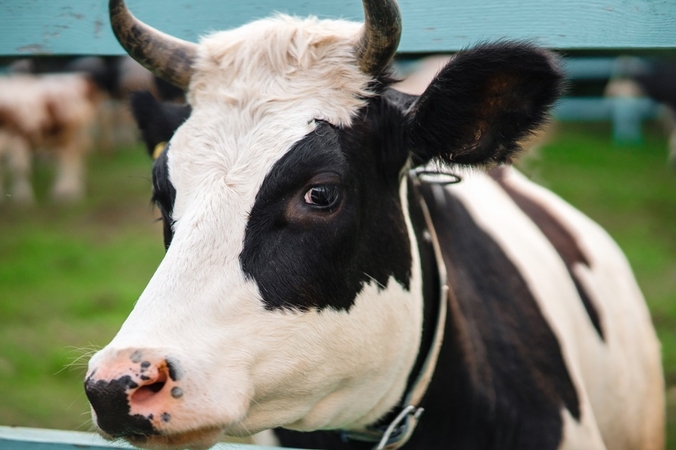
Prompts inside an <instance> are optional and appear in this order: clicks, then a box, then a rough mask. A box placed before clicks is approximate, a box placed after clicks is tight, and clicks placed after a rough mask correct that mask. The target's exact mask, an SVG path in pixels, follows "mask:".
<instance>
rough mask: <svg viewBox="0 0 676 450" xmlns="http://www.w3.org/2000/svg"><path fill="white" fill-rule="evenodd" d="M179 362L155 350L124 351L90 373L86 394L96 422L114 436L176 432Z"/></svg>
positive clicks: (179, 397) (136, 436) (179, 386)
mask: <svg viewBox="0 0 676 450" xmlns="http://www.w3.org/2000/svg"><path fill="white" fill-rule="evenodd" d="M180 379H181V369H180V366H179V363H178V361H177V360H175V359H172V358H171V357H168V356H165V355H161V354H160V352H157V351H155V350H153V351H151V350H140V349H133V350H121V351H117V352H115V354H114V355H113V356H112V357H110V356H108V357H107V358H106V360H105V363H104V364H103V363H102V364H99V365H97V366H94V367H92V368H91V369H90V372H89V373H88V374H87V377H86V379H85V392H86V393H87V398H88V399H89V402H90V403H91V405H92V409H93V411H94V416H95V421H96V424H97V425H98V427H99V428H100V429H101V431H102V432H103V433H104V434H106V435H108V437H111V438H126V439H134V440H139V439H141V440H143V439H144V438H148V437H150V436H155V435H160V434H164V430H166V429H167V428H171V427H170V424H171V420H172V413H173V411H174V410H177V409H178V410H180V408H181V405H180V403H181V400H182V398H183V389H182V388H181V385H180Z"/></svg>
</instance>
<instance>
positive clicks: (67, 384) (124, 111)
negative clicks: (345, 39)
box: [0, 55, 676, 449]
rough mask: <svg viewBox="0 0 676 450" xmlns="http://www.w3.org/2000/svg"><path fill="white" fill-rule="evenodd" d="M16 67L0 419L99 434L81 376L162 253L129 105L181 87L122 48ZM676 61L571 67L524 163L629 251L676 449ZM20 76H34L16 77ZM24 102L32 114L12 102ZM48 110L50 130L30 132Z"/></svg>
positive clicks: (5, 119) (2, 145)
mask: <svg viewBox="0 0 676 450" xmlns="http://www.w3.org/2000/svg"><path fill="white" fill-rule="evenodd" d="M442 60H443V58H441V59H440V58H427V59H422V60H418V59H416V60H404V59H402V60H400V61H399V62H398V67H399V70H400V72H401V73H402V74H403V75H405V76H409V77H410V78H409V80H408V81H407V83H409V84H404V85H403V86H402V89H408V90H411V91H415V90H418V89H420V87H421V84H420V83H423V84H424V83H425V80H426V79H427V78H426V77H429V73H430V70H431V71H432V73H433V72H434V71H435V70H436V67H438V65H439V64H440V63H441V61H442ZM4 63H5V64H3V65H2V68H1V71H2V76H1V77H0V180H1V182H0V189H1V191H2V195H1V197H0V399H2V400H0V424H2V425H17V426H26V427H41V428H57V429H68V430H81V431H87V430H90V429H91V421H90V417H89V408H88V406H87V400H86V398H85V396H84V393H83V389H82V380H83V377H84V373H85V367H86V363H87V360H88V356H89V355H90V354H91V353H92V352H93V351H95V350H96V349H98V348H100V347H102V346H103V345H105V344H107V343H108V342H109V341H110V339H112V337H113V336H114V334H115V333H116V331H117V330H118V328H119V327H120V325H121V324H122V322H123V321H124V319H125V318H126V316H127V314H128V313H129V311H130V310H131V308H132V307H133V304H134V302H135V300H136V299H137V297H138V296H139V294H140V293H141V291H142V290H143V289H144V287H145V285H146V283H147V281H148V280H149V279H150V277H151V276H152V274H153V272H154V269H155V268H156V267H157V265H158V263H159V262H160V260H161V259H162V256H163V253H164V249H163V244H162V231H161V224H160V223H159V222H158V218H159V212H158V211H156V210H155V209H154V208H153V207H152V206H151V204H150V194H151V178H150V168H151V159H150V157H149V156H148V154H147V151H146V149H145V148H144V147H143V146H142V144H141V142H140V140H139V137H138V132H137V131H136V128H135V125H134V123H133V120H132V118H131V115H130V113H129V110H128V98H129V93H130V92H131V91H134V90H138V89H145V90H150V91H152V92H153V93H154V94H155V95H156V96H157V97H158V98H163V99H169V100H172V101H177V102H180V101H181V96H180V93H176V92H174V91H171V90H166V86H163V85H162V84H161V83H159V84H158V82H157V80H155V79H154V78H153V77H152V76H151V75H150V74H149V73H148V72H145V70H144V69H141V68H140V66H138V65H137V64H136V63H133V62H132V61H131V60H129V59H128V58H124V57H106V58H96V57H91V58H76V59H74V58H38V59H21V60H11V61H4ZM674 67H675V64H674V62H673V61H671V60H669V59H668V58H655V57H650V58H637V57H618V56H612V57H605V56H603V55H595V56H593V57H576V58H573V59H568V60H566V68H567V71H568V74H569V77H570V86H569V90H568V95H567V97H566V98H565V99H563V100H562V101H561V102H560V103H559V105H558V106H557V108H556V110H555V112H554V115H553V120H552V121H551V123H550V124H549V126H547V127H546V128H545V129H543V130H542V131H541V132H540V133H538V134H536V135H535V136H534V137H533V139H532V140H531V141H529V142H527V143H526V144H525V146H526V147H528V150H527V151H526V152H525V153H524V156H523V158H522V159H521V160H520V161H519V163H518V164H519V167H520V168H521V169H522V170H523V171H524V172H525V173H526V174H527V175H528V176H529V177H531V178H532V179H534V180H535V181H537V182H539V183H541V184H543V185H544V186H546V187H548V188H550V189H551V190H553V191H554V192H556V193H558V194H559V195H560V196H562V197H563V198H564V199H566V200H567V201H569V202H570V203H572V204H573V205H574V206H576V207H577V208H579V209H580V210H582V211H583V212H584V213H586V214H587V215H589V216H590V217H592V218H593V219H594V220H596V221H597V222H598V223H600V224H601V225H602V226H603V227H604V228H606V229H607V230H608V231H609V232H610V234H611V235H612V236H613V237H614V238H615V239H616V240H617V242H618V243H619V245H620V246H621V247H622V248H623V250H624V251H625V252H626V254H627V256H628V258H629V260H630V262H631V264H632V266H633V268H634V271H635V273H636V277H637V278H638V282H639V284H640V286H641V288H642V289H643V292H644V295H645V297H646V299H647V302H648V305H649V307H650V310H651V312H652V316H653V320H654V323H655V326H656V328H657V331H658V334H659V337H660V339H661V341H662V344H663V356H664V370H665V377H666V381H667V399H668V408H669V416H668V420H669V424H670V425H669V445H668V448H671V449H676V132H675V131H674V130H676V126H675V119H674V109H673V106H670V105H674V98H675V97H676V71H674V70H675V69H674ZM670 71H671V72H670ZM54 72H61V73H63V72H66V73H68V74H69V77H68V78H53V79H49V80H48V81H46V82H45V83H46V84H47V85H48V86H47V87H45V86H43V85H41V84H40V82H39V81H38V80H42V81H43V82H44V80H45V79H48V78H49V77H46V76H44V75H40V76H39V77H37V78H35V79H33V78H32V77H34V74H45V73H54ZM74 74H76V75H74ZM19 76H20V77H24V78H23V79H24V82H23V84H21V83H20V84H17V83H16V82H15V81H11V80H15V79H16V78H17V77H19ZM71 76H75V77H80V78H78V79H79V81H77V80H76V81H73V80H72V78H70V77H71ZM50 77H51V75H50ZM664 80H667V81H668V82H665V81H664ZM11 83H14V84H11ZM416 83H417V84H416ZM43 84H44V83H43ZM54 86H56V88H54ZM83 86H85V87H83ZM54 92H57V93H58V95H60V96H64V95H72V98H69V99H67V100H65V104H66V105H67V106H69V107H71V108H70V109H68V108H61V107H60V106H58V102H57V101H56V100H54V98H55V97H54V95H57V94H54ZM17 99H21V101H20V102H19V103H21V104H23V105H26V104H31V105H34V106H33V109H30V110H29V111H28V113H26V112H25V111H23V112H21V111H14V110H13V109H12V108H15V106H12V105H15V104H16V103H17ZM3 102H4V103H3ZM30 102H33V103H30ZM75 105H79V106H78V108H79V109H78V110H77V111H75V112H74V111H72V110H71V109H75ZM40 108H43V109H44V110H43V109H40ZM7 111H10V113H8V112H7ZM40 111H43V112H40ZM39 114H44V115H45V117H47V118H48V120H51V122H49V123H50V124H52V125H50V126H47V127H45V126H43V127H42V128H40V127H37V128H35V129H31V128H30V127H31V125H30V123H31V120H36V117H37V116H39ZM45 120H47V119H45ZM21 121H25V122H26V123H24V122H21ZM8 123H11V124H13V126H14V127H15V128H16V127H18V126H19V127H23V128H22V129H26V130H33V131H31V132H28V131H27V132H25V133H24V134H25V135H27V136H28V137H24V138H21V139H23V140H21V139H20V138H18V137H17V136H16V135H14V134H12V133H10V132H9V131H8V130H9V128H8V126H6V127H5V128H3V124H5V125H6V124H8ZM17 124H18V125H17ZM50 127H51V128H50ZM64 130H65V131H64ZM61 132H63V133H64V134H63V135H61V134H60V133H61ZM31 133H33V134H32V135H31Z"/></svg>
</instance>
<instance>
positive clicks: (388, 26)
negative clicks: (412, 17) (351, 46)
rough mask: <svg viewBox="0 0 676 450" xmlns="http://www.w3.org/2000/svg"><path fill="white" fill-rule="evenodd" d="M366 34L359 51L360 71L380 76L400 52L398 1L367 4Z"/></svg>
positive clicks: (367, 0)
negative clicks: (396, 53) (397, 52)
mask: <svg viewBox="0 0 676 450" xmlns="http://www.w3.org/2000/svg"><path fill="white" fill-rule="evenodd" d="M364 17H365V21H364V31H363V32H362V35H361V38H360V39H359V43H358V44H357V47H356V54H357V60H358V61H359V67H360V68H361V70H362V71H363V72H364V73H368V74H370V75H373V76H377V75H378V74H380V72H382V71H383V69H384V68H385V67H387V65H388V64H389V62H390V60H391V59H392V57H393V56H394V53H395V52H396V51H397V46H399V38H400V37H401V13H400V12H399V6H398V5H397V0H364Z"/></svg>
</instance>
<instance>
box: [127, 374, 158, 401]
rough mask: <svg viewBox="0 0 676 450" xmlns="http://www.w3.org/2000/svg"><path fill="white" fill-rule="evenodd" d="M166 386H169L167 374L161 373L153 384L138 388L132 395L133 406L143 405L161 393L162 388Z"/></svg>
mask: <svg viewBox="0 0 676 450" xmlns="http://www.w3.org/2000/svg"><path fill="white" fill-rule="evenodd" d="M165 384H167V374H166V373H165V372H164V371H161V372H160V373H159V374H158V376H157V379H155V380H154V381H153V382H152V383H149V384H146V385H143V386H140V387H138V388H137V389H136V390H135V391H134V392H133V393H132V394H131V397H130V399H129V400H130V401H131V403H132V404H139V403H143V402H145V401H147V400H149V399H150V398H152V397H153V396H154V395H155V394H157V393H158V392H160V391H161V390H162V388H164V385H165Z"/></svg>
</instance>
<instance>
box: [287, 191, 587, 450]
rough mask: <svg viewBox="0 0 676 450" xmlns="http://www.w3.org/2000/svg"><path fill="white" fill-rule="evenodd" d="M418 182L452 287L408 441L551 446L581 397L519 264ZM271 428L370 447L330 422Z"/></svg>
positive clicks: (512, 448)
mask: <svg viewBox="0 0 676 450" xmlns="http://www.w3.org/2000/svg"><path fill="white" fill-rule="evenodd" d="M424 192H425V197H426V199H427V203H428V206H429V207H430V212H431V213H432V218H433V221H434V222H435V224H436V229H437V233H439V240H440V243H441V246H442V251H443V252H444V260H445V263H446V265H447V269H448V271H449V284H450V286H451V287H452V288H453V292H452V293H451V295H450V296H449V311H448V316H447V319H446V335H445V338H444V342H443V344H442V347H441V353H440V355H439V362H438V364H437V368H436V371H435V374H434V377H433V379H432V382H431V384H430V386H429V388H428V391H427V393H426V395H425V398H424V399H423V402H422V405H421V406H423V407H424V408H425V413H424V414H423V415H422V417H421V420H420V423H419V424H418V427H417V428H416V431H415V432H414V434H413V436H412V437H411V440H410V441H409V442H408V444H407V445H406V446H405V447H404V448H410V449H425V450H447V449H462V450H489V449H491V450H517V449H518V450H554V449H557V448H558V446H559V444H560V442H561V439H562V433H563V423H562V419H561V412H562V409H563V408H566V409H568V410H569V411H570V413H571V415H572V416H573V417H574V418H575V419H577V420H579V419H580V406H579V400H578V397H577V392H576V390H575V387H574V385H573V383H572V381H571V379H570V376H569V374H568V371H567V368H566V366H565V362H564V361H563V357H562V355H561V349H560V347H559V344H558V341H557V340H556V337H555V336H554V334H553V333H552V331H551V329H550V328H549V326H548V325H547V322H546V321H545V319H544V317H543V316H542V314H541V312H540V310H539V308H538V306H537V303H536V302H535V299H534V298H533V296H532V294H531V293H530V291H529V289H528V287H527V285H526V283H525V281H524V280H523V278H522V277H521V275H520V274H519V272H518V270H517V268H516V267H515V266H514V265H513V263H512V262H511V261H510V260H509V259H508V257H507V256H506V255H505V254H504V252H503V251H502V250H501V249H500V247H499V246H498V245H497V243H496V242H495V241H493V240H492V238H491V237H490V236H489V235H487V234H486V233H485V232H484V231H483V230H481V229H480V228H479V227H478V226H477V224H476V223H475V222H474V221H473V219H472V218H471V216H470V215H469V213H468V212H467V211H466V209H465V208H464V206H463V205H462V203H460V201H458V200H457V199H455V198H454V197H452V196H451V195H450V194H449V193H448V192H445V193H444V194H443V195H442V201H441V203H434V202H435V200H434V196H433V195H432V193H431V191H430V189H429V186H425V187H424ZM411 216H412V217H415V216H416V212H415V211H414V210H412V211H411ZM414 223H419V220H416V221H415V222H414ZM419 237H420V236H419ZM423 248H425V247H424V246H423ZM428 257H429V255H428ZM427 264H429V260H428V262H427ZM423 267H424V266H423ZM427 295H429V294H426V296H427ZM427 301H428V300H427V298H426V302H427ZM427 309H428V307H427V306H426V310H427ZM425 317H426V320H427V322H428V323H429V322H430V319H429V318H428V315H427V313H426V316H425ZM412 373H415V372H412ZM275 434H276V435H277V436H278V438H279V439H280V442H281V444H282V445H284V446H287V447H295V448H323V449H327V450H341V449H343V450H344V449H351V450H367V449H371V448H373V443H367V442H358V441H345V440H343V439H342V437H341V435H340V434H339V433H336V432H330V431H317V432H311V433H300V432H295V431H290V430H283V429H276V430H275Z"/></svg>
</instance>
